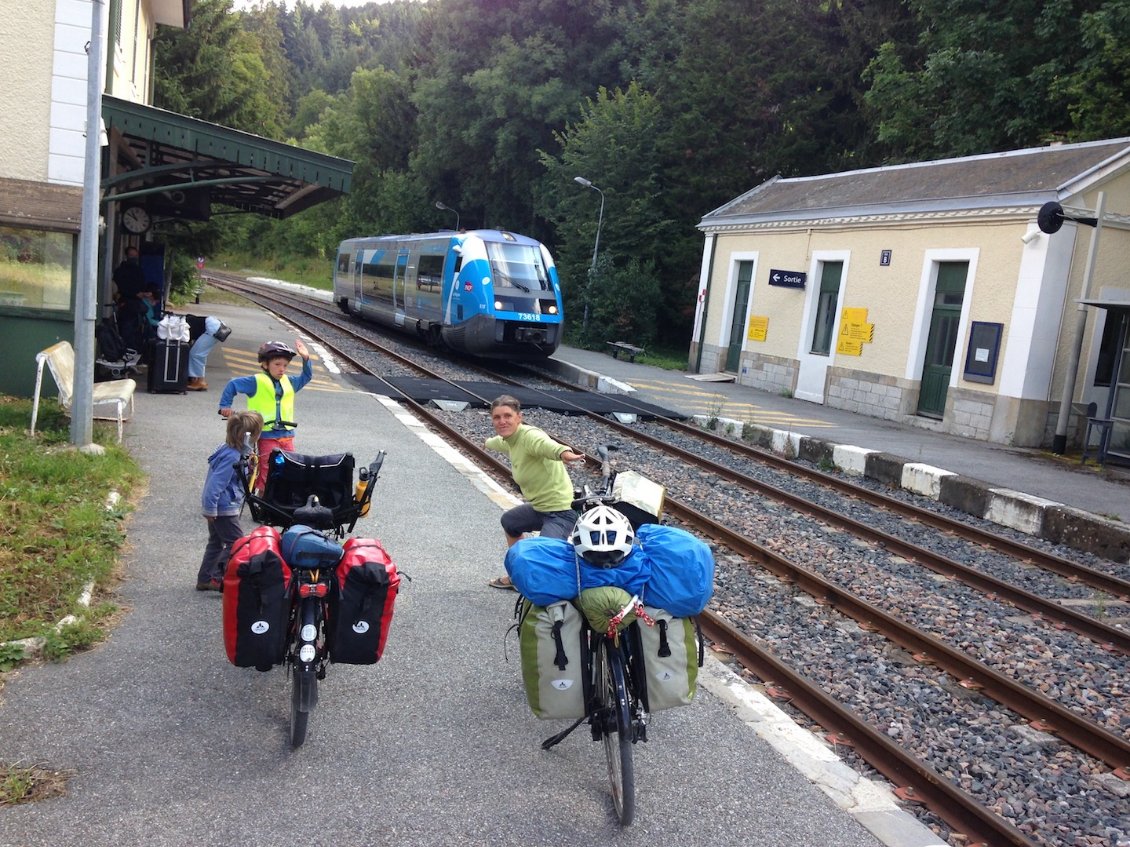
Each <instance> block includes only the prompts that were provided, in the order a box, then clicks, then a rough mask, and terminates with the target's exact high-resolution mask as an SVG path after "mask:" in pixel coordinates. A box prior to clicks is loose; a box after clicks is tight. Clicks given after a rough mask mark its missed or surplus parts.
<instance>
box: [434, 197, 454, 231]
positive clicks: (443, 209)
mask: <svg viewBox="0 0 1130 847" xmlns="http://www.w3.org/2000/svg"><path fill="white" fill-rule="evenodd" d="M436 208H437V209H439V210H440V211H441V212H455V229H456V231H458V230H459V210H458V209H452V208H451V207H450V206H445V205H443V203H441V202H440V201H439V200H436Z"/></svg>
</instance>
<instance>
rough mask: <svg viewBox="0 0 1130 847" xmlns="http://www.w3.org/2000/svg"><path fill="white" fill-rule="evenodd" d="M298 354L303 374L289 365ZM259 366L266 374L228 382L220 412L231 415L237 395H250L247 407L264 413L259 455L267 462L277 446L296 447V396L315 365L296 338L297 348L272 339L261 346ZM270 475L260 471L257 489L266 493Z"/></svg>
mask: <svg viewBox="0 0 1130 847" xmlns="http://www.w3.org/2000/svg"><path fill="white" fill-rule="evenodd" d="M295 356H301V357H302V373H300V374H299V375H298V376H293V377H292V376H288V375H287V373H286V370H287V367H288V366H289V365H290V360H291V359H293V358H294V357H295ZM259 367H260V368H262V373H257V374H254V375H252V376H237V377H235V378H234V379H232V380H229V381H228V384H227V385H225V386H224V391H223V393H222V394H221V395H220V409H219V412H220V414H221V415H223V416H224V417H225V418H227V417H230V416H231V413H232V410H231V406H232V401H233V400H234V399H235V395H237V394H246V395H247V408H248V410H250V411H254V412H258V413H259V414H261V415H262V416H263V433H262V435H260V436H259V455H260V456H261V457H262V458H263V461H264V462H265V461H266V460H267V457H269V456H270V455H271V451H272V450H274V449H275V448H276V447H277V448H278V449H280V450H286V451H288V452H292V451H293V450H294V428H295V427H296V426H298V424H297V423H295V422H294V417H295V415H294V395H295V394H297V393H298V392H299V391H301V390H302V388H303V387H304V386H305V385H306V384H307V383H308V382H310V380H311V379H313V378H314V366H313V365H312V364H311V363H310V351H309V350H308V349H307V348H306V345H305V344H304V343H303V342H302V339H301V338H296V339H295V341H294V347H291V346H290V345H289V344H287V343H286V342H283V341H268V342H266V343H265V344H262V345H261V346H260V347H259ZM266 476H267V475H266V474H259V476H258V477H257V478H256V480H255V491H256V493H257V494H262V493H263V488H264V486H265V485H266V481H267V480H266Z"/></svg>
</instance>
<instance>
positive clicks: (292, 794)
mask: <svg viewBox="0 0 1130 847" xmlns="http://www.w3.org/2000/svg"><path fill="white" fill-rule="evenodd" d="M206 307H207V309H208V312H209V313H211V314H215V315H217V316H219V317H220V318H221V319H222V320H223V321H224V322H225V323H227V324H228V325H229V326H230V327H232V330H233V332H232V335H231V337H230V338H229V339H228V340H227V341H226V342H225V343H224V344H222V345H218V346H217V347H216V348H215V349H214V350H213V352H212V355H211V357H210V360H209V364H208V369H207V375H206V380H207V382H208V384H209V389H208V390H207V391H204V392H190V393H188V394H186V395H180V394H149V393H146V392H145V390H144V388H143V387H142V388H141V390H139V392H138V393H137V396H136V412H135V416H134V417H133V419H132V420H131V421H130V422H129V423H128V424H127V426H126V435H125V442H124V443H125V445H126V447H127V449H129V450H130V452H131V453H132V454H133V455H134V456H136V457H137V459H138V461H139V462H140V463H141V465H142V467H143V468H144V470H145V471H146V472H147V473H148V474H149V480H148V488H147V490H146V491H145V492H143V493H141V494H140V495H139V497H138V499H137V501H136V503H135V504H133V505H134V507H135V511H134V513H133V514H132V516H131V517H130V519H129V522H128V525H127V530H128V534H127V549H126V551H125V555H124V567H123V571H122V582H121V584H120V586H119V590H118V592H117V594H116V595H115V597H113V598H111V599H113V601H114V602H115V603H117V604H118V606H119V607H120V608H121V616H120V621H119V622H118V623H117V625H116V626H115V627H114V629H113V633H112V635H111V637H110V638H109V639H108V640H107V641H106V642H105V643H103V644H101V645H99V646H98V647H97V648H95V649H93V650H91V651H89V652H86V653H81V654H78V655H75V656H73V657H71V658H70V659H68V660H67V661H66V662H64V663H61V664H46V665H41V666H28V667H24V668H22V669H21V670H20V671H19V672H18V674H16V675H15V676H10V677H9V679H8V681H7V684H6V687H5V689H4V692H3V694H4V697H3V702H2V703H0V760H3V761H15V762H25V763H34V764H36V765H39V766H41V767H47V768H52V769H59V770H66V771H70V772H71V773H72V776H71V778H70V780H69V783H68V785H67V789H66V792H65V794H64V795H63V796H60V797H57V798H54V799H51V800H48V801H44V802H38V803H31V804H26V805H20V806H11V807H7V808H4V809H0V844H3V845H20V847H41V845H42V847H46V846H47V845H50V847H67V845H75V847H78V845H87V847H101V845H106V846H107V847H110V845H114V847H116V845H120V844H149V845H181V844H193V845H228V844H264V845H267V844H284V843H286V844H309V845H329V844H334V845H342V847H361V845H365V846H366V847H369V845H421V847H424V846H425V845H426V847H461V845H468V847H481V845H486V844H491V845H503V847H506V845H515V847H519V845H520V846H521V847H531V845H559V844H617V845H623V847H631V845H647V847H650V845H654V844H669V843H671V844H681V845H686V847H727V845H734V847H737V845H743V847H744V845H751V844H753V845H769V844H780V845H785V844H789V845H792V844H807V845H816V844H821V845H823V844H835V845H837V847H876V845H888V847H940V845H941V844H942V842H941V841H940V839H938V838H937V837H936V836H934V835H933V833H931V832H930V831H929V830H928V829H927V828H926V827H924V826H923V825H922V824H920V823H919V822H917V820H916V819H915V818H913V817H912V816H910V815H909V814H907V813H906V812H905V811H903V810H902V809H901V808H900V807H899V805H898V804H897V803H896V802H895V800H894V798H893V796H892V795H891V794H890V792H889V791H888V790H887V789H886V788H885V787H883V786H881V785H879V784H876V783H873V782H871V781H870V780H867V779H864V778H863V777H861V776H859V775H858V774H857V773H856V772H855V771H854V770H852V769H851V768H849V767H847V766H846V765H845V764H844V763H843V762H841V761H840V760H839V759H838V758H837V756H836V755H835V753H834V752H833V750H832V749H831V748H830V747H829V745H828V744H826V743H825V742H824V741H823V740H821V739H818V738H817V737H815V736H813V735H811V734H810V733H808V732H807V731H805V730H802V729H800V728H799V727H797V726H796V725H795V724H794V723H792V721H791V720H789V719H788V718H787V717H786V716H785V715H784V714H783V713H781V712H780V711H779V710H778V709H777V707H776V706H775V705H773V704H772V703H771V702H770V701H769V700H768V699H767V698H766V697H764V696H763V695H762V694H761V693H760V692H758V691H757V690H755V689H753V688H751V687H749V686H748V685H746V684H745V683H744V682H742V681H741V679H740V678H739V677H738V676H736V675H735V674H734V673H733V672H732V670H731V669H730V668H729V666H728V665H726V664H724V663H723V662H721V661H719V660H717V659H715V658H708V660H707V664H706V667H705V668H704V669H703V671H702V674H701V677H700V679H701V681H702V684H701V685H700V687H699V696H698V697H697V698H696V702H695V703H694V704H692V705H691V706H689V707H685V708H680V709H673V710H669V711H666V712H661V713H659V714H657V715H655V716H654V719H653V722H652V724H651V727H650V732H649V741H648V743H647V744H642V745H639V746H638V748H637V750H636V774H637V819H636V823H635V824H634V825H633V826H632V827H630V828H627V829H621V827H620V826H619V825H618V824H617V823H616V822H615V820H614V817H613V815H612V812H611V804H610V799H609V794H608V784H607V776H606V766H605V762H604V755H603V749H602V747H601V746H600V745H598V744H594V743H593V742H592V741H591V740H590V738H589V737H588V736H587V735H586V733H584V732H583V731H578V732H576V733H574V734H573V735H572V736H570V737H569V738H568V739H566V740H565V741H564V742H563V743H561V744H560V745H558V746H557V747H555V748H554V749H553V750H552V751H543V750H542V749H541V748H540V742H541V740H542V739H544V738H546V737H547V736H549V735H551V734H553V733H554V732H557V731H558V730H560V729H562V728H563V726H562V723H561V722H557V721H538V720H537V719H535V718H534V717H533V716H532V714H531V713H530V710H529V708H528V706H527V704H526V700H525V696H524V693H523V690H522V683H521V669H520V663H519V661H518V644H517V640H516V638H515V637H514V635H513V634H512V633H510V634H509V635H508V628H509V627H510V625H511V624H512V623H513V622H514V607H515V599H516V595H515V594H514V593H513V592H506V591H498V590H495V589H492V588H489V587H488V586H487V584H486V583H487V580H488V579H490V578H491V577H494V576H497V575H499V574H500V573H501V572H502V557H503V555H504V552H505V541H504V538H503V534H502V531H501V527H500V526H499V516H500V514H501V511H502V509H504V508H507V507H509V505H511V504H513V503H514V502H515V500H514V498H513V495H512V494H511V493H510V492H509V491H508V490H504V489H503V488H500V487H499V486H498V485H497V484H495V483H494V482H492V481H491V480H490V479H489V478H487V477H485V476H483V475H482V474H481V473H479V472H478V471H476V470H475V469H474V468H473V467H471V465H470V463H469V462H467V461H466V460H465V459H464V458H463V457H462V456H461V455H460V454H459V453H458V452H457V451H455V450H453V449H452V448H451V447H450V446H449V445H447V444H446V443H444V442H442V441H441V440H439V439H438V438H437V437H436V436H434V435H433V434H432V433H430V432H429V431H428V430H427V429H426V428H425V427H423V426H422V425H420V424H419V423H418V422H416V421H414V420H413V419H411V418H410V417H409V416H407V415H406V414H405V413H404V412H403V411H402V410H401V409H400V407H399V406H397V405H396V404H395V403H393V402H391V401H389V400H388V399H387V398H384V397H381V396H379V395H376V394H373V393H370V392H367V391H364V390H361V389H359V388H358V387H357V386H356V385H355V384H354V383H353V382H352V380H350V379H348V378H346V377H345V376H344V375H342V374H341V372H340V369H339V368H337V366H336V365H335V363H334V362H333V361H332V360H331V359H329V358H328V357H327V356H326V354H325V351H323V350H320V349H319V348H318V347H317V346H316V345H315V346H313V347H312V350H313V352H314V355H315V358H316V361H315V378H314V380H313V381H312V382H311V383H310V384H309V385H308V386H306V387H305V388H304V389H303V390H302V391H301V392H300V393H299V394H298V396H297V398H296V415H297V417H298V422H299V426H298V434H297V447H298V449H299V450H300V451H301V452H303V453H307V454H328V453H338V452H342V451H350V452H353V453H354V455H355V456H356V457H357V458H358V460H359V461H364V462H367V461H368V460H369V459H370V458H371V457H372V456H373V455H374V454H375V453H376V452H377V451H378V450H381V449H383V450H386V451H387V453H388V457H387V459H386V461H385V465H384V468H383V470H382V473H381V477H380V479H379V480H378V481H377V482H376V483H375V489H374V500H373V507H372V511H371V512H370V514H369V515H368V516H367V517H366V518H363V519H362V520H361V522H360V524H359V525H358V528H357V531H356V532H355V533H354V534H356V535H366V536H369V535H371V536H376V537H378V538H380V539H381V541H382V543H383V544H384V545H385V547H386V548H387V549H388V551H389V552H390V554H391V555H392V557H393V559H394V560H395V561H396V562H397V564H398V566H399V568H400V569H401V571H402V572H403V573H404V574H405V575H406V576H407V577H410V581H409V580H408V579H405V580H404V581H403V582H402V585H401V591H400V596H399V598H398V600H397V603H396V611H395V616H394V619H393V622H392V627H391V630H390V634H389V640H388V645H387V649H386V651H385V655H384V658H383V659H382V660H381V662H380V663H379V664H378V665H376V666H348V665H332V666H330V668H329V672H328V674H327V676H326V679H325V681H324V682H323V684H322V686H321V689H320V700H319V703H318V706H317V709H316V710H315V711H314V712H313V714H312V715H311V718H310V725H309V734H308V737H307V741H306V744H305V745H304V746H303V747H302V748H301V749H299V750H297V751H292V750H291V749H290V748H289V745H288V743H287V717H288V709H289V703H288V698H287V687H286V680H285V675H284V672H283V671H282V670H281V669H275V670H273V671H271V672H268V673H258V672H256V671H254V670H252V669H243V668H236V667H233V666H231V665H230V664H229V663H228V662H227V660H226V658H225V655H224V648H223V640H222V637H221V597H220V595H218V594H216V593H214V592H197V591H195V590H194V586H195V575H196V570H197V567H198V564H199V560H200V555H201V553H202V551H203V548H204V544H205V541H206V537H207V534H206V528H205V522H204V520H203V518H202V517H201V516H200V490H201V486H202V483H203V479H204V474H205V469H206V459H207V457H208V455H209V454H210V453H211V452H212V451H213V450H214V449H215V447H216V446H217V445H219V444H220V443H221V442H222V440H223V431H224V425H223V419H222V418H220V417H219V416H218V415H217V414H216V405H217V400H218V398H219V394H220V390H221V389H222V387H223V385H224V383H225V382H226V381H227V379H229V378H231V377H233V376H241V375H246V374H250V373H253V372H254V371H255V370H256V362H255V351H256V349H257V347H258V345H259V344H260V343H261V342H262V341H264V340H269V339H278V338H281V339H288V338H293V337H294V336H295V334H296V332H295V330H294V329H293V328H292V327H289V326H287V325H285V324H284V323H282V322H281V321H279V320H278V319H276V318H274V317H271V316H268V315H266V314H265V313H263V312H261V311H259V310H256V309H252V308H245V307H238V306H230V305H207V306H206ZM194 311H201V308H200V307H194ZM295 367H296V366H294V365H292V368H295ZM640 373H643V372H640ZM243 522H244V528H245V529H246V530H250V528H251V526H252V524H251V521H250V518H249V517H247V516H246V515H245V516H244V519H243Z"/></svg>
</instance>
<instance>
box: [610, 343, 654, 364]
mask: <svg viewBox="0 0 1130 847" xmlns="http://www.w3.org/2000/svg"><path fill="white" fill-rule="evenodd" d="M604 343H605V344H607V345H608V346H609V347H611V348H612V349H611V350H610V351H609V352H611V353H612V358H613V359H619V358H620V354H621V353H623V354H625V355H626V356H627V357H628V361H629V362H634V361H635V360H636V356H639V355H640V354H642V353H643V352H644V349H643V348H642V347H637V346H636V345H635V344H629V343H628V342H627V341H605V342H604Z"/></svg>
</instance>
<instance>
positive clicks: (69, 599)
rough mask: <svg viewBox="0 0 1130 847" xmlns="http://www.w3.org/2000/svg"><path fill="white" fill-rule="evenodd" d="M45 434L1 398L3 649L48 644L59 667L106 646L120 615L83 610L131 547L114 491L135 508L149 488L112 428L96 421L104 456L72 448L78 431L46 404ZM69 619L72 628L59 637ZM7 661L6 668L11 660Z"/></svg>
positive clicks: (23, 409) (13, 401)
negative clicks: (35, 640)
mask: <svg viewBox="0 0 1130 847" xmlns="http://www.w3.org/2000/svg"><path fill="white" fill-rule="evenodd" d="M39 420H40V430H39V432H38V433H37V434H36V436H35V437H32V436H29V435H28V434H27V429H28V425H29V423H30V421H31V401H30V400H24V399H18V398H11V397H0V533H2V534H3V543H2V544H0V642H5V641H12V640H16V639H22V638H29V637H33V636H42V637H44V638H46V639H47V648H46V650H45V655H47V656H48V657H50V658H54V659H58V658H62V657H63V656H65V655H66V654H67V653H69V652H71V651H72V650H76V649H83V648H85V647H87V646H89V645H90V644H93V643H95V642H97V641H98V640H100V639H101V637H102V634H103V628H102V624H103V623H104V622H105V621H107V620H108V619H109V618H110V616H111V615H112V613H113V607H110V606H104V607H98V608H97V609H91V610H87V609H84V608H81V607H80V606H79V604H78V598H79V596H80V595H81V594H82V591H83V588H84V587H85V586H86V585H87V584H88V583H90V582H93V583H94V584H95V586H96V587H97V586H105V585H108V584H109V583H110V582H111V581H112V580H113V578H114V575H115V572H116V569H117V562H118V554H119V551H120V550H121V547H122V544H123V543H124V541H125V533H124V530H123V526H122V518H123V517H124V512H123V511H122V510H121V509H119V510H107V508H106V500H107V497H108V495H109V493H110V492H111V491H114V490H116V491H118V492H119V493H120V494H121V495H122V502H128V500H129V497H130V494H131V493H132V491H133V489H134V488H135V486H137V485H138V484H139V483H140V482H141V481H142V479H143V475H142V473H141V470H140V469H139V468H138V467H137V465H136V463H135V462H134V461H133V459H132V458H131V457H130V456H129V454H128V453H126V452H125V450H123V449H122V448H121V447H120V446H119V445H118V444H116V443H115V428H114V426H113V424H106V423H103V422H95V427H94V437H95V440H96V441H97V442H98V443H99V444H100V445H102V446H103V447H105V450H106V452H105V454H104V455H101V456H96V455H87V454H85V453H80V452H78V451H77V450H75V449H73V448H72V447H71V445H70V444H69V443H68V439H69V422H68V420H67V418H66V416H65V415H64V414H63V412H62V410H61V409H60V408H59V407H58V404H57V403H56V402H54V401H46V402H43V403H41V407H40V416H39ZM69 614H76V615H79V616H80V620H79V622H78V623H77V624H75V625H73V626H68V627H64V628H63V629H62V630H61V631H56V630H55V624H56V623H57V622H58V621H59V620H61V619H62V618H64V617H65V616H67V615H69ZM12 659H13V657H12V656H11V655H8V654H7V653H5V654H0V664H7V663H9V662H10V661H12Z"/></svg>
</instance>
